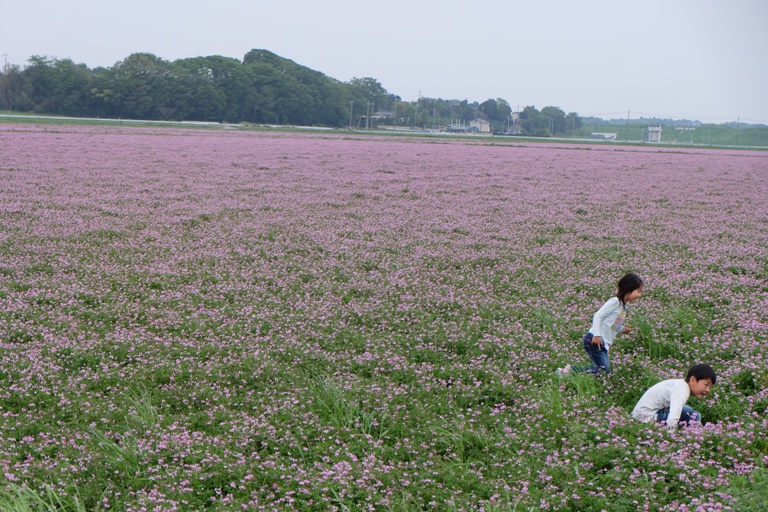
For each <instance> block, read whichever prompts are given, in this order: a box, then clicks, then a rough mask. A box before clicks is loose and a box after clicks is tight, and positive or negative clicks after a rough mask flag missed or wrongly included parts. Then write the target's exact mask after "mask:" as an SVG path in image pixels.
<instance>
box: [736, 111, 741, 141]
mask: <svg viewBox="0 0 768 512" xmlns="http://www.w3.org/2000/svg"><path fill="white" fill-rule="evenodd" d="M740 120H741V118H740V117H737V118H736V145H737V146H738V145H739V121H740Z"/></svg>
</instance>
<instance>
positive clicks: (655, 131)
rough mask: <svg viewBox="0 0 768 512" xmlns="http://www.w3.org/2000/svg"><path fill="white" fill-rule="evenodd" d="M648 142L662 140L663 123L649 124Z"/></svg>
mask: <svg viewBox="0 0 768 512" xmlns="http://www.w3.org/2000/svg"><path fill="white" fill-rule="evenodd" d="M648 142H661V125H660V124H650V125H648Z"/></svg>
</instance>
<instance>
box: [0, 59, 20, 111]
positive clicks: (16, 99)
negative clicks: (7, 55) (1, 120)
mask: <svg viewBox="0 0 768 512" xmlns="http://www.w3.org/2000/svg"><path fill="white" fill-rule="evenodd" d="M23 85H24V77H23V76H22V72H21V68H20V67H19V66H18V65H15V64H6V65H5V67H4V68H3V70H2V72H0V100H2V102H3V103H2V106H3V109H5V110H13V109H14V108H15V107H16V106H20V107H21V108H24V106H25V105H24V99H23V98H22V87H23ZM20 103H21V105H19V104H20Z"/></svg>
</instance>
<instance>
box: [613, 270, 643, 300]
mask: <svg viewBox="0 0 768 512" xmlns="http://www.w3.org/2000/svg"><path fill="white" fill-rule="evenodd" d="M642 286H643V280H642V279H641V278H640V276H638V275H637V274H632V273H629V274H624V276H622V278H621V279H619V291H618V292H616V297H618V298H619V300H620V301H621V305H622V306H626V305H627V301H626V300H624V297H626V296H627V294H629V293H632V292H633V291H635V290H637V289H638V288H641V287H642Z"/></svg>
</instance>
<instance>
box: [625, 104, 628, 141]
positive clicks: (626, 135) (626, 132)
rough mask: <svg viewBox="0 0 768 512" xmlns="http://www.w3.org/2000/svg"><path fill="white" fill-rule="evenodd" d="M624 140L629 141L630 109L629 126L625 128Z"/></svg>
mask: <svg viewBox="0 0 768 512" xmlns="http://www.w3.org/2000/svg"><path fill="white" fill-rule="evenodd" d="M624 140H625V141H627V142H629V110H627V128H626V129H625V130H624Z"/></svg>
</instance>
